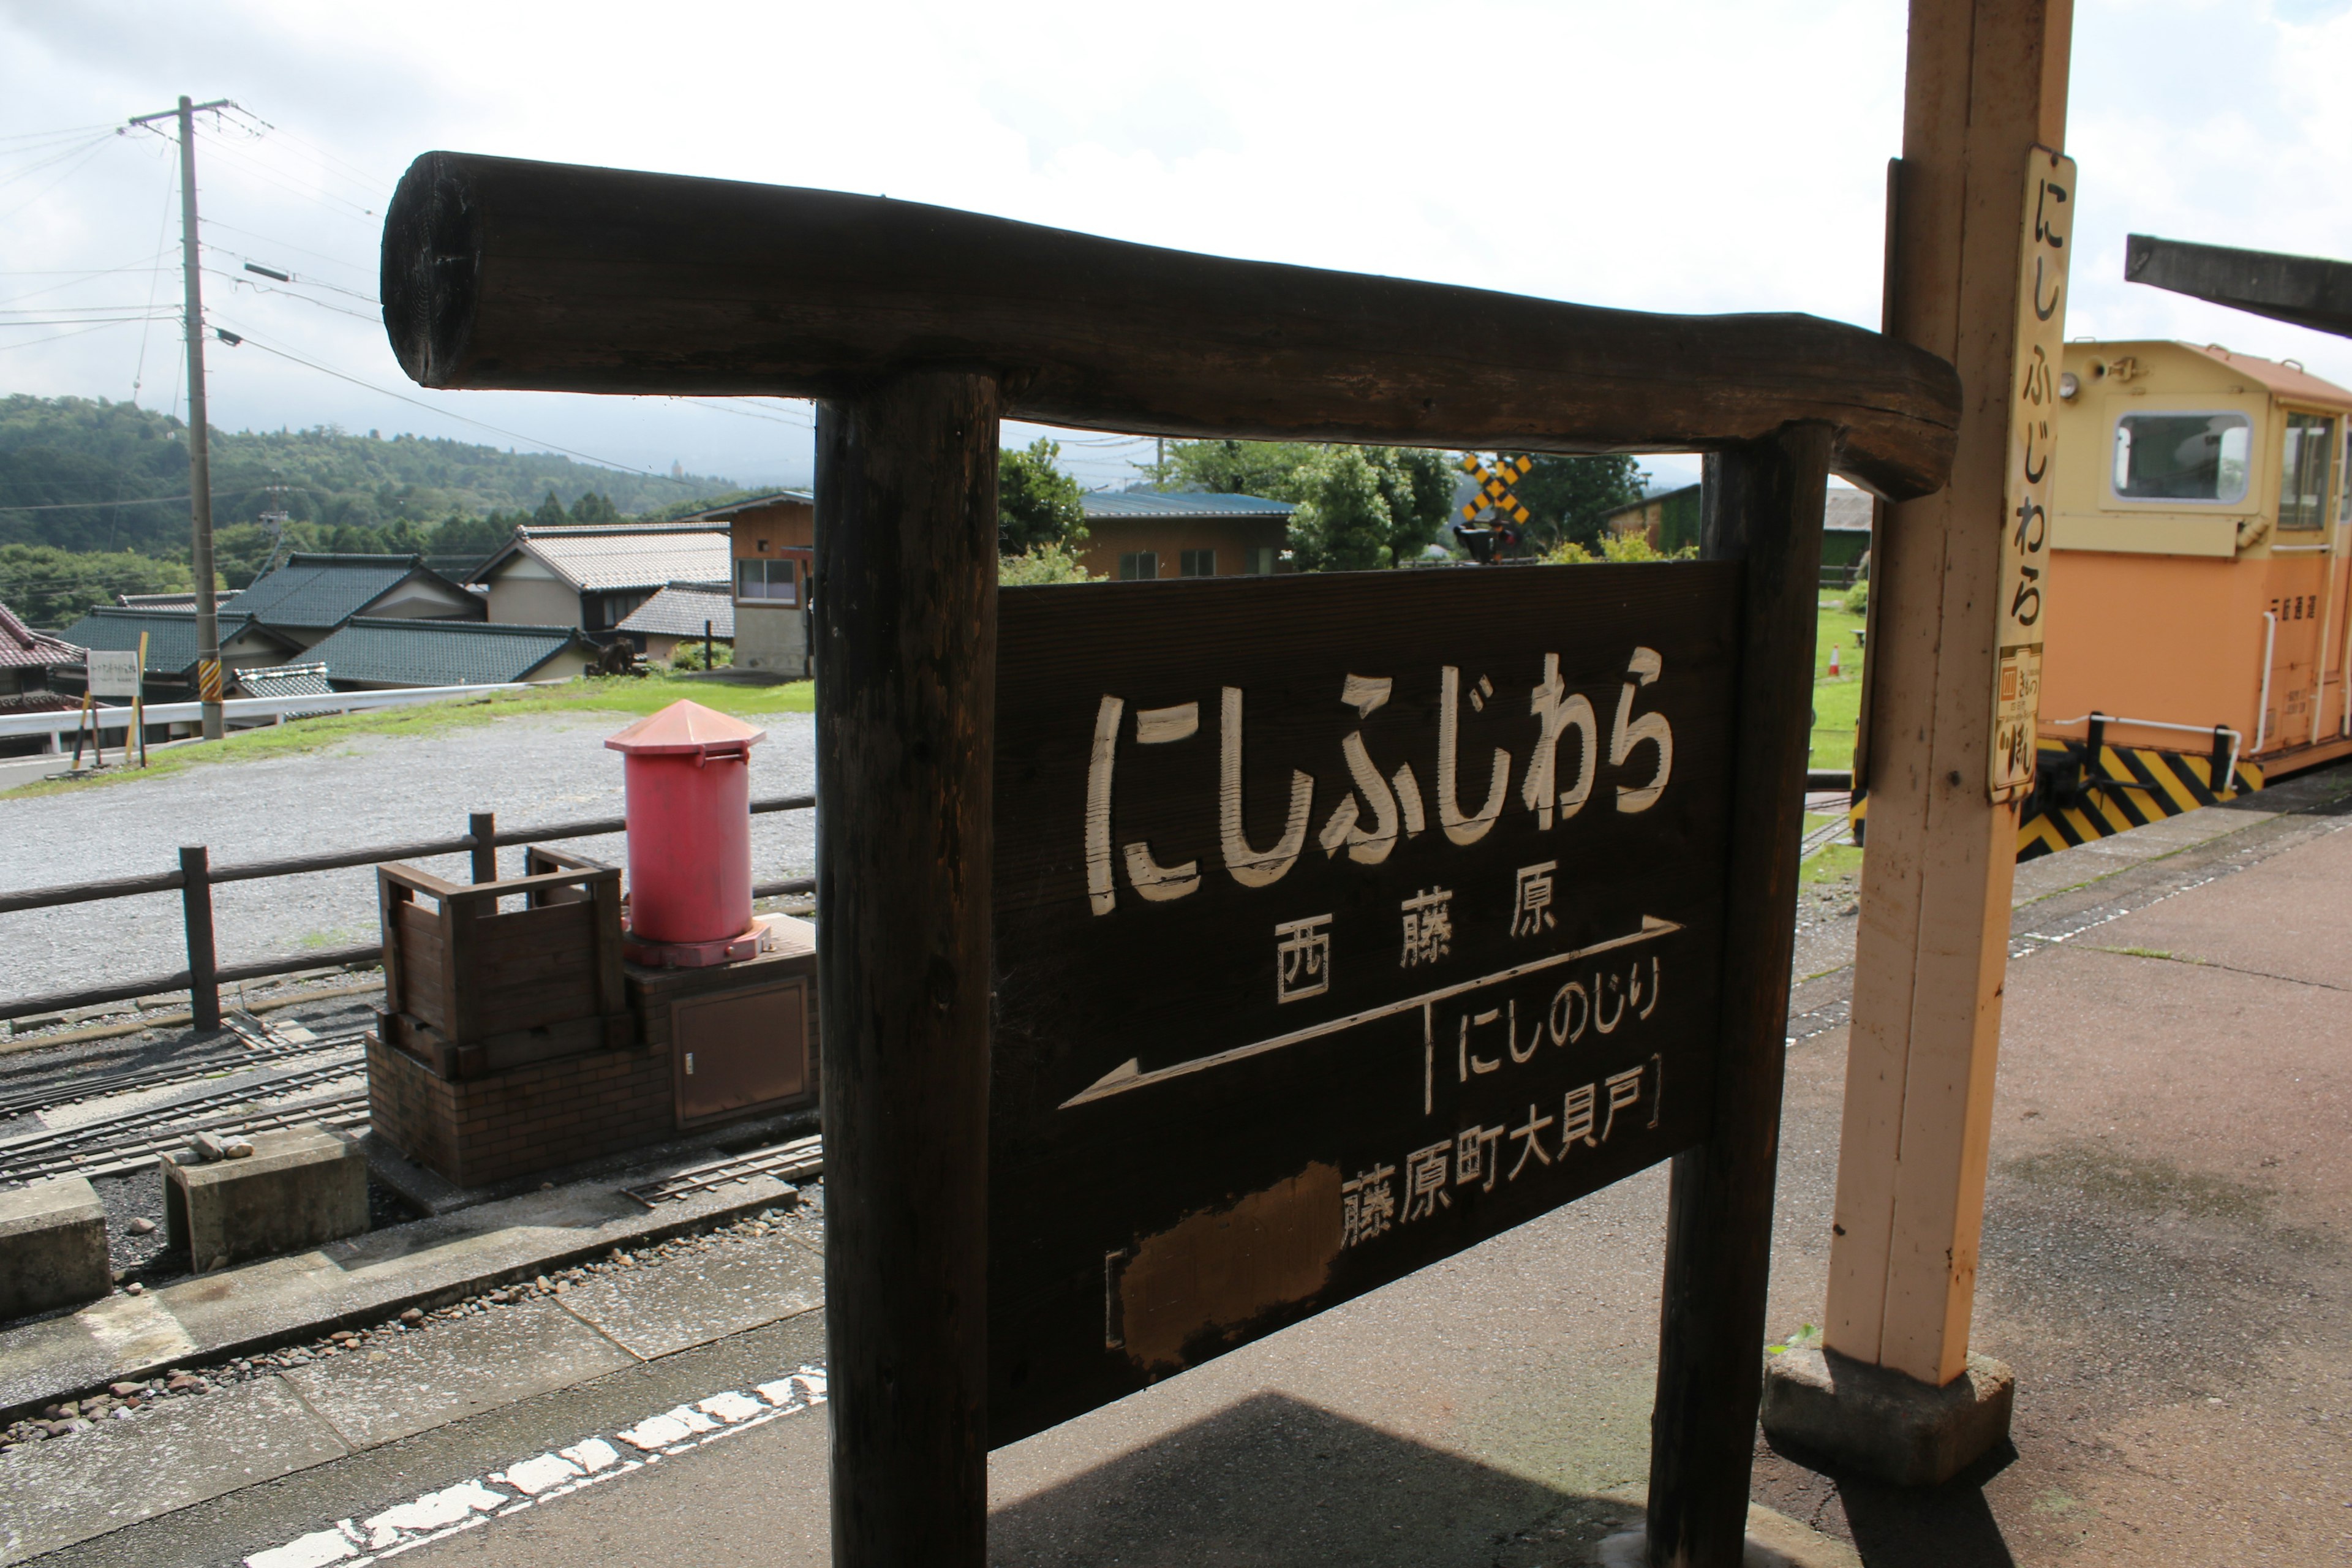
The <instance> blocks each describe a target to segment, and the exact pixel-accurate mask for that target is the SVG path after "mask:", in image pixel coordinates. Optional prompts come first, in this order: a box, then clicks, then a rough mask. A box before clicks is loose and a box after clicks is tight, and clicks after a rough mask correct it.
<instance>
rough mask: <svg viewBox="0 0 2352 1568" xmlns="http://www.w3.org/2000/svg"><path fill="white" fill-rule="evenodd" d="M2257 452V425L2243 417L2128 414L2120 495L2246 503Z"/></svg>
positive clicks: (2120, 435)
mask: <svg viewBox="0 0 2352 1568" xmlns="http://www.w3.org/2000/svg"><path fill="white" fill-rule="evenodd" d="M2252 449H2253V426H2252V421H2250V420H2249V419H2248V418H2247V417H2246V416H2244V415H2242V414H2126V415H2125V416H2123V417H2122V418H2120V419H2118V420H2116V476H2115V486H2116V495H2117V496H2119V497H2121V498H2123V499H2124V500H2202V501H2224V502H2226V501H2241V500H2245V499H2246V478H2247V458H2248V456H2249V454H2250V453H2251V452H2252ZM2322 464H2323V472H2324V471H2325V468H2324V465H2325V458H2323V459H2322Z"/></svg>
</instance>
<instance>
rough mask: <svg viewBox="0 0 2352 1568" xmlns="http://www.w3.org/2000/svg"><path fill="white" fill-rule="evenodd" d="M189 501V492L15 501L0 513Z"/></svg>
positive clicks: (3, 503)
mask: <svg viewBox="0 0 2352 1568" xmlns="http://www.w3.org/2000/svg"><path fill="white" fill-rule="evenodd" d="M188 499H189V497H188V492H187V491H185V490H182V491H181V492H180V493H179V494H178V495H175V496H141V497H139V498H138V499H136V500H121V499H116V500H58V501H42V502H40V503H39V504H37V505H35V506H18V505H16V503H15V502H13V501H0V511H88V510H90V509H91V508H93V507H101V506H149V505H160V504H162V503H163V502H166V501H181V500H188Z"/></svg>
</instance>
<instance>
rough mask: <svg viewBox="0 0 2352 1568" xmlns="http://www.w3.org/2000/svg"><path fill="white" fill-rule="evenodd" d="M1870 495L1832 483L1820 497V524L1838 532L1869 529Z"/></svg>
mask: <svg viewBox="0 0 2352 1568" xmlns="http://www.w3.org/2000/svg"><path fill="white" fill-rule="evenodd" d="M1870 504H1871V503H1870V495H1869V493H1868V492H1867V491H1864V490H1855V489H1844V488H1843V487H1841V486H1837V485H1832V486H1831V487H1830V489H1829V493H1828V494H1827V495H1825V496H1823V497H1822V527H1823V528H1825V529H1829V530H1832V531H1835V532H1839V533H1856V532H1860V533H1867V532H1869V531H1870Z"/></svg>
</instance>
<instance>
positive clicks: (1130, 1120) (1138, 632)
mask: <svg viewBox="0 0 2352 1568" xmlns="http://www.w3.org/2000/svg"><path fill="white" fill-rule="evenodd" d="M1738 588H1739V568H1738V566H1737V565H1734V564H1729V563H1674V564H1662V565H1622V566H1621V565H1593V566H1580V567H1573V568H1525V569H1517V570H1500V569H1496V570H1461V571H1444V572H1395V573H1382V574H1325V575H1313V576H1297V577H1278V578H1223V579H1207V580H1199V579H1196V580H1189V581H1170V582H1160V583H1141V584H1104V585H1101V586H1099V587H1055V588H1024V589H1011V590H1007V591H1005V592H1004V593H1003V594H1002V595H1000V599H999V616H1000V623H999V651H998V674H997V704H998V710H997V725H996V737H997V740H996V746H997V751H996V803H995V824H996V881H995V943H996V965H997V1008H998V1018H997V1029H996V1035H995V1044H994V1055H993V1067H992V1089H991V1096H992V1100H991V1108H990V1115H991V1165H990V1184H991V1186H990V1207H991V1234H990V1269H991V1280H990V1339H989V1354H990V1379H991V1383H990V1394H989V1397H990V1414H991V1425H992V1434H991V1436H992V1441H993V1442H995V1443H999V1444H1002V1443H1005V1442H1010V1441H1013V1440H1014V1439H1016V1438H1018V1437H1021V1436H1025V1435H1027V1434H1029V1433H1031V1432H1034V1431H1037V1430H1039V1429H1041V1428H1043V1427H1045V1426H1050V1425H1053V1424H1054V1423H1055V1422H1058V1421H1062V1420H1066V1419H1067V1418H1069V1417H1070V1416H1073V1415H1077V1414H1080V1413H1082V1412H1084V1411H1086V1410H1088V1409H1091V1408H1093V1407H1094V1406H1096V1405H1101V1404H1103V1403H1105V1402H1107V1401H1108V1400H1111V1399H1114V1398H1117V1397H1118V1396H1119V1395H1121V1394H1126V1393H1129V1392H1130V1391H1132V1390H1134V1389H1136V1388H1139V1387H1141V1386H1143V1385H1144V1384H1148V1383H1150V1382H1152V1381H1154V1380H1156V1379H1159V1378H1161V1377H1165V1376H1167V1375H1169V1374H1171V1373H1175V1372H1178V1371H1181V1370H1182V1369H1184V1368H1186V1367H1189V1366H1193V1365H1197V1364H1198V1363H1201V1362H1202V1361H1204V1360H1207V1359H1209V1358H1211V1357H1213V1356H1215V1355H1217V1354H1219V1353H1221V1352H1224V1351H1226V1350H1230V1349H1232V1348H1233V1347H1234V1346H1235V1345H1238V1344H1241V1343H1244V1342H1246V1341H1249V1340H1251V1339H1254V1338H1256V1337H1258V1336H1260V1335H1263V1334H1265V1333H1267V1332H1270V1331H1273V1330H1276V1329H1277V1328H1280V1327H1282V1326H1283V1325H1285V1324H1287V1323H1291V1322H1295V1321H1298V1320H1299V1319H1301V1318H1304V1317H1307V1316H1309V1315H1311V1314H1313V1313H1315V1312H1317V1311H1319V1310H1322V1309H1324V1308H1326V1307H1329V1306H1331V1305H1333V1304H1335V1303H1337V1302H1339V1301H1342V1300H1346V1299H1348V1298H1349V1297H1351V1296H1354V1295H1357V1294H1359V1293H1360V1292H1362V1291H1365V1290H1369V1289H1373V1288H1375V1287H1377V1286H1380V1285H1382V1284H1385V1283H1387V1282H1388V1281H1390V1280H1392V1279H1398V1278H1400V1277H1401V1276H1402V1275H1405V1274H1409V1273H1411V1272H1412V1271H1413V1270H1414V1269H1416V1268H1422V1267H1423V1266H1424V1265H1426V1264H1429V1263H1432V1262H1434V1261H1436V1260H1438V1259H1440V1258H1444V1257H1446V1256H1448V1255H1450V1254H1452V1253H1454V1252H1457V1251H1459V1250H1461V1249H1462V1248H1464V1247H1469V1246H1472V1245H1474V1244H1475V1243H1476V1242H1478V1241H1481V1240H1483V1239H1485V1238H1486V1237H1490V1236H1493V1235H1496V1233H1498V1232H1500V1231H1503V1230H1506V1229H1508V1228H1509V1227H1511V1226H1516V1225H1518V1224H1520V1223H1522V1222H1523V1221H1526V1220H1528V1219H1529V1218H1532V1217H1534V1216H1535V1215H1540V1214H1542V1213H1544V1212H1546V1211H1547V1210H1549V1209H1552V1208H1554V1207H1557V1206H1558V1205H1560V1204H1563V1203H1567V1202H1569V1201H1570V1200H1572V1199H1574V1198H1577V1197H1580V1196H1581V1195H1583V1194H1587V1193H1590V1192H1591V1191H1593V1190H1594V1189H1596V1188H1598V1187H1601V1186H1603V1185H1605V1184H1609V1183H1611V1182H1613V1181H1616V1180H1618V1179H1619V1178H1621V1177H1622V1176H1625V1175H1627V1174H1629V1173H1632V1172H1634V1171H1637V1170H1640V1169H1642V1168H1643V1167H1645V1166H1648V1165H1651V1164H1654V1163H1656V1162H1658V1161H1660V1160H1663V1159H1664V1158H1666V1157H1667V1156H1668V1155H1670V1154H1673V1153H1675V1152H1677V1151H1679V1150H1682V1149H1685V1148H1688V1147H1690V1146H1691V1145H1693V1144H1694V1143H1696V1142H1699V1140H1700V1139H1701V1137H1702V1135H1703V1131H1704V1129H1705V1127H1706V1119H1707V1113H1708V1101H1709V1093H1710V1086H1711V1081H1712V1078H1713V1073H1712V1065H1713V1054H1714V1039H1715V1037H1716V1031H1717V1009H1718V991H1719V984H1718V966H1719V963H1720V955H1721V951H1722V945H1723V934H1724V933H1723V930H1722V910H1723V908H1724V892H1725V889H1724V870H1723V868H1724V862H1725V855H1726V844H1727V816H1728V805H1729V802H1730V798H1731V792H1732V790H1733V788H1734V787H1735V783H1736V781H1734V780H1733V779H1732V778H1731V776H1730V774H1729V759H1730V756H1731V746H1732V731H1733V709H1734V691H1735V677H1736V673H1737V671H1736V668H1735V662H1736V653H1735V648H1736V644H1735V641H1734V637H1735V634H1736V631H1737V623H1738ZM1759 787H1760V784H1759Z"/></svg>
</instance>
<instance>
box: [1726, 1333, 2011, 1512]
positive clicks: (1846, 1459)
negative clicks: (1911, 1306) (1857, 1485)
mask: <svg viewBox="0 0 2352 1568" xmlns="http://www.w3.org/2000/svg"><path fill="white" fill-rule="evenodd" d="M2016 1394H2017V1379H2016V1376H2015V1374H2013V1373H2011V1371H2010V1370H2009V1368H2008V1367H2007V1366H2005V1365H2004V1364H2002V1363H2000V1362H1997V1361H1995V1360H1993V1359H1992V1357H1990V1356H1986V1355H1979V1354H1977V1353H1976V1352H1969V1366H1968V1370H1967V1371H1966V1372H1964V1373H1961V1374H1960V1375H1959V1376H1958V1377H1956V1378H1954V1379H1953V1380H1952V1381H1951V1382H1950V1383H1948V1384H1945V1385H1944V1386H1943V1387H1941V1388H1937V1387H1933V1386H1931V1385H1930V1384H1925V1383H1921V1382H1920V1381H1918V1380H1917V1379H1916V1378H1914V1377H1910V1376H1907V1375H1906V1374H1905V1373H1899V1372H1894V1371H1891V1370H1889V1369H1887V1368H1885V1367H1882V1366H1873V1365H1871V1364H1870V1363H1867V1362H1858V1361H1854V1360H1853V1359H1851V1358H1849V1357H1846V1356H1843V1355H1840V1354H1838V1353H1837V1352H1835V1351H1824V1350H1822V1349H1821V1348H1820V1347H1818V1346H1791V1347H1790V1348H1789V1349H1788V1350H1786V1351H1784V1352H1780V1354H1778V1355H1775V1356H1772V1357H1770V1358H1769V1360H1768V1361H1767V1362H1766V1363H1765V1366H1764V1431H1765V1433H1766V1435H1767V1436H1769V1437H1771V1439H1772V1440H1773V1441H1774V1442H1775V1443H1779V1444H1782V1445H1785V1446H1787V1447H1792V1448H1797V1449H1801V1450H1805V1451H1808V1452H1811V1453H1813V1454H1817V1455H1820V1456H1821V1457H1822V1458H1825V1459H1828V1460H1831V1461H1832V1462H1833V1463H1835V1464H1837V1465H1838V1466H1840V1467H1842V1468H1847V1469H1852V1470H1855V1471H1858V1472H1860V1473H1861V1474H1864V1475H1867V1476H1874V1477H1876V1478H1877V1479H1880V1480H1883V1481H1888V1482H1891V1483H1893V1484H1894V1485H1895V1486H1899V1487H1932V1486H1940V1485H1941V1484H1943V1483H1944V1482H1945V1481H1948V1480H1949V1479H1952V1478H1953V1477H1954V1476H1956V1475H1958V1473H1959V1472H1960V1471H1962V1470H1964V1469H1966V1468H1968V1467H1969V1465H1971V1464H1973V1463H1975V1462H1976V1461H1977V1460H1978V1459H1979V1458H1982V1457H1983V1456H1984V1455H1985V1454H1987V1453H1988V1452H1990V1450H1991V1449H1992V1448H1993V1447H1995V1446H1996V1445H1997V1444H1999V1443H2000V1442H2001V1441H2003V1440H2004V1439H2005V1438H2007V1437H2008V1436H2009V1417H2010V1410H2011V1406H2012V1405H2013V1404H2014V1403H2015V1399H2016Z"/></svg>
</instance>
